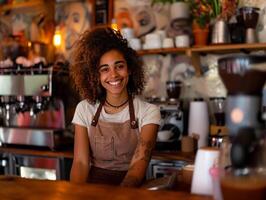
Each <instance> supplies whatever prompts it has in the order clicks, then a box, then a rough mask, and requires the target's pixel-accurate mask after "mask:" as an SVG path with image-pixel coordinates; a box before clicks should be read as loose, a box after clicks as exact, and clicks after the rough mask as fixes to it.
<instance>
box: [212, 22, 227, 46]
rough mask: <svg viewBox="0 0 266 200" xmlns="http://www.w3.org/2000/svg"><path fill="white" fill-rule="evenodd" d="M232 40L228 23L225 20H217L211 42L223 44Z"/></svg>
mask: <svg viewBox="0 0 266 200" xmlns="http://www.w3.org/2000/svg"><path fill="white" fill-rule="evenodd" d="M230 42H231V41H230V32H229V29H228V26H227V23H226V22H225V21H224V20H218V21H216V22H215V23H214V26H213V30H212V36H211V43H213V44H223V43H230Z"/></svg>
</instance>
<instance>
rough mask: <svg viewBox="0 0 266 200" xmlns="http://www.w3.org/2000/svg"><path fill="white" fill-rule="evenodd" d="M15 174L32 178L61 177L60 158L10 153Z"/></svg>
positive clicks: (49, 178)
mask: <svg viewBox="0 0 266 200" xmlns="http://www.w3.org/2000/svg"><path fill="white" fill-rule="evenodd" d="M10 157H11V162H12V165H13V173H14V174H15V175H18V176H21V177H25V178H32V179H48V180H59V179H61V173H64V172H61V170H60V158H54V157H42V156H30V155H17V154H14V155H10Z"/></svg>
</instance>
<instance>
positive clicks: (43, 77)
mask: <svg viewBox="0 0 266 200" xmlns="http://www.w3.org/2000/svg"><path fill="white" fill-rule="evenodd" d="M64 77H68V74H67V73H64V74H62V70H58V66H56V65H45V63H43V62H39V63H36V64H34V65H33V66H30V67H28V66H27V67H25V66H22V65H20V64H16V63H15V64H13V65H12V66H8V67H6V68H0V144H1V145H27V146H35V147H48V148H50V149H52V150H54V149H56V148H57V147H60V146H61V145H63V144H64V143H66V144H68V143H72V140H71V139H70V138H69V137H65V133H66V119H65V116H66V113H65V111H66V110H68V109H66V108H65V102H64V101H63V99H67V97H66V96H65V97H63V96H60V95H56V92H57V93H58V91H59V92H60V89H58V87H64V84H62V81H61V85H60V81H58V80H61V79H62V78H64ZM68 81H69V80H68ZM61 90H66V92H67V90H68V88H65V87H64V89H61ZM72 106H75V105H72Z"/></svg>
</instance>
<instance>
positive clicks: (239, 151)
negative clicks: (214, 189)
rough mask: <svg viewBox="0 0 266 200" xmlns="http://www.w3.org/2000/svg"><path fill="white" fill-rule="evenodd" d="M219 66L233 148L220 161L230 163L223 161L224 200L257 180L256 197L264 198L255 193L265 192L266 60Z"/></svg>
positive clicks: (227, 61)
mask: <svg viewBox="0 0 266 200" xmlns="http://www.w3.org/2000/svg"><path fill="white" fill-rule="evenodd" d="M218 66H219V75H220V77H221V79H222V81H223V83H224V85H225V87H226V89H227V92H228V94H227V101H226V110H225V114H226V127H227V128H228V132H229V139H230V145H229V146H228V149H227V150H228V151H227V153H226V150H225V149H223V150H224V151H223V152H222V154H221V157H222V159H224V160H225V159H226V157H227V158H228V157H229V158H230V159H229V162H227V163H226V164H225V161H224V160H221V159H220V162H224V163H222V164H225V165H223V167H224V168H223V169H224V178H223V179H221V180H222V181H221V186H222V191H223V195H224V199H227V198H229V197H232V194H234V192H232V191H235V192H237V191H238V192H240V191H241V192H243V191H242V190H243V188H244V187H246V186H245V184H249V185H252V181H254V180H255V181H256V183H258V182H259V183H261V184H259V185H260V186H259V187H257V188H255V189H254V192H253V193H254V194H256V195H260V196H258V199H261V198H264V197H265V196H263V195H265V193H263V192H262V193H259V192H255V190H256V191H263V190H264V191H265V190H266V129H265V125H264V123H263V122H262V104H261V101H262V89H263V86H264V84H265V81H266V56H265V55H264V56H258V55H248V56H231V57H224V58H221V59H219V60H218ZM223 156H225V157H223ZM223 180H225V181H224V182H223ZM234 181H235V184H233V182H234ZM250 181H251V182H250ZM243 185H244V186H243ZM253 185H254V184H253ZM242 186H243V187H242ZM241 187H242V189H241ZM250 187H251V186H250ZM232 188H233V189H234V190H232ZM258 188H259V189H258ZM260 188H262V190H260ZM227 191H230V192H227ZM250 191H251V189H250ZM243 194H244V193H243ZM249 194H251V193H249ZM249 194H247V195H249ZM254 194H253V195H254ZM251 196H252V195H251ZM246 197H247V196H246ZM251 198H252V197H251ZM239 199H241V198H239ZM254 199H256V198H254Z"/></svg>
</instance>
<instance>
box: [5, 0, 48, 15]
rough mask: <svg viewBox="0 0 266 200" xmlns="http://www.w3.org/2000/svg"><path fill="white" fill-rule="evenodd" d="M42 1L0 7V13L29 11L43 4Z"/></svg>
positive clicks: (36, 0)
mask: <svg viewBox="0 0 266 200" xmlns="http://www.w3.org/2000/svg"><path fill="white" fill-rule="evenodd" d="M43 3H44V2H43V0H35V1H25V2H21V3H12V4H5V5H2V6H0V11H1V12H6V11H10V10H17V9H25V8H26V9H29V8H33V7H36V6H38V5H40V4H43Z"/></svg>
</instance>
